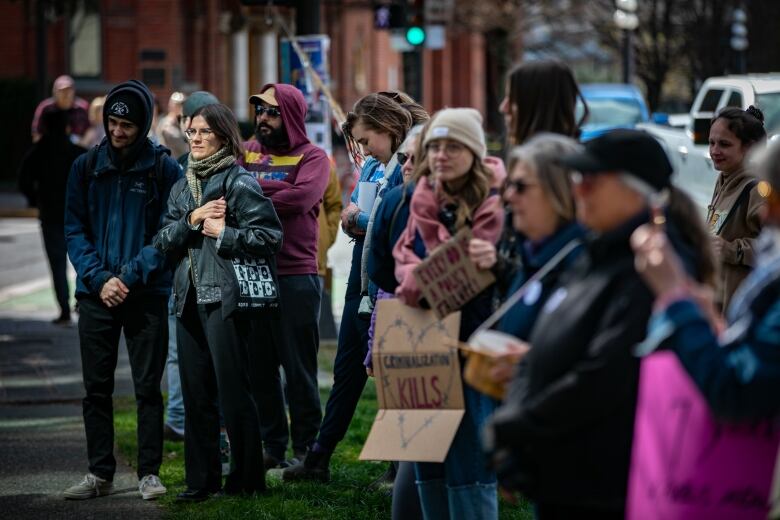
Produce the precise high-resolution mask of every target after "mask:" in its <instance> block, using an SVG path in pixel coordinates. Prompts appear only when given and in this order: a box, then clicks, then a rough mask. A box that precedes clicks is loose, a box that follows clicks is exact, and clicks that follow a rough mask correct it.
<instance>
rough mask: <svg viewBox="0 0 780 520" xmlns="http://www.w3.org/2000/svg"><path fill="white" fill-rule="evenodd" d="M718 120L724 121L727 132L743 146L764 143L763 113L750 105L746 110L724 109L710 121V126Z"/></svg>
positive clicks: (736, 108) (737, 108)
mask: <svg viewBox="0 0 780 520" xmlns="http://www.w3.org/2000/svg"><path fill="white" fill-rule="evenodd" d="M718 119H725V120H726V126H727V127H728V129H729V131H730V132H731V133H733V134H734V135H736V136H737V139H739V140H740V141H741V142H742V144H743V145H746V146H752V145H753V144H755V143H762V142H764V141H766V128H764V113H763V112H761V110H760V109H759V108H757V107H754V106H753V105H750V106H749V107H748V108H747V110H742V109H741V108H739V107H725V108H723V109H721V110H720V112H718V113H717V114H715V117H713V118H712V120H711V121H710V126H712V125H714V124H715V121H717V120H718Z"/></svg>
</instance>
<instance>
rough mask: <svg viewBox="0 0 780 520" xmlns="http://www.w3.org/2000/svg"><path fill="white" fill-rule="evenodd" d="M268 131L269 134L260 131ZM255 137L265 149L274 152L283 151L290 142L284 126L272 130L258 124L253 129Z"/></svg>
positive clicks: (269, 127)
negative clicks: (271, 149)
mask: <svg viewBox="0 0 780 520" xmlns="http://www.w3.org/2000/svg"><path fill="white" fill-rule="evenodd" d="M263 128H265V129H268V130H270V132H261V129H263ZM255 137H257V140H258V141H260V144H262V145H263V146H265V147H267V148H273V149H276V150H283V149H285V148H287V147H288V146H289V145H290V141H289V139H288V138H287V131H286V130H285V128H284V126H280V127H279V128H273V127H271V126H268V125H264V124H262V123H258V124H257V126H256V127H255Z"/></svg>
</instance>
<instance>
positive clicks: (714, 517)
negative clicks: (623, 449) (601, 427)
mask: <svg viewBox="0 0 780 520" xmlns="http://www.w3.org/2000/svg"><path fill="white" fill-rule="evenodd" d="M779 443H780V430H779V429H778V428H777V427H776V426H775V425H774V424H773V423H772V422H770V421H762V422H750V423H747V424H726V423H723V422H718V421H716V420H715V418H714V417H713V415H712V413H711V412H710V410H709V408H708V406H707V402H706V401H705V400H704V397H703V396H702V395H701V393H700V392H699V390H698V389H697V388H696V386H695V385H694V383H693V381H692V380H691V379H690V377H689V376H688V374H687V373H686V372H685V369H684V368H683V367H682V365H681V364H680V362H679V360H678V359H677V356H676V355H675V354H674V353H673V352H668V351H667V352H657V353H655V354H652V355H650V356H648V357H646V358H644V359H643V360H642V367H641V375H640V383H639V397H638V401H637V411H636V421H635V426H634V443H633V453H632V460H631V472H630V476H629V486H628V503H627V508H626V518H627V519H629V520H645V519H648V520H650V519H658V518H663V519H665V520H683V519H685V520H696V519H702V520H704V519H707V520H718V519H723V520H726V519H733V518H740V519H747V520H751V519H755V520H759V519H761V520H763V519H765V518H766V516H767V510H768V499H769V488H770V483H771V481H772V471H773V468H774V465H775V459H776V454H777V450H778V444H779Z"/></svg>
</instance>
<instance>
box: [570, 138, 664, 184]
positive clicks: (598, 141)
mask: <svg viewBox="0 0 780 520" xmlns="http://www.w3.org/2000/svg"><path fill="white" fill-rule="evenodd" d="M560 163H561V164H563V165H564V166H567V167H569V168H571V169H572V170H577V171H578V172H580V173H582V174H583V175H587V174H592V173H600V172H612V171H624V172H627V173H630V174H631V175H633V176H635V177H637V178H638V179H641V180H643V181H644V182H646V183H647V184H649V185H650V186H652V187H653V188H655V189H657V190H662V189H664V188H668V187H669V186H670V185H671V177H672V165H671V164H670V163H669V158H668V157H667V156H666V152H665V151H664V149H663V147H661V145H660V143H659V142H658V141H657V140H656V139H655V138H654V137H653V136H651V135H650V134H648V133H647V132H643V131H642V130H631V129H623V128H621V129H617V130H611V131H609V132H606V133H604V134H602V135H600V136H599V137H596V138H595V139H591V140H590V141H588V142H586V143H585V145H584V150H583V151H581V152H577V153H574V154H570V155H566V156H564V157H562V158H561V159H560Z"/></svg>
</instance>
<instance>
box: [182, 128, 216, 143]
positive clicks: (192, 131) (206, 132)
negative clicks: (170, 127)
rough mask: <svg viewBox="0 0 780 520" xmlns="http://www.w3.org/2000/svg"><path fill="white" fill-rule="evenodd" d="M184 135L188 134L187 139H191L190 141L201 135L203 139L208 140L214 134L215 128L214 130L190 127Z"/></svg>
mask: <svg viewBox="0 0 780 520" xmlns="http://www.w3.org/2000/svg"><path fill="white" fill-rule="evenodd" d="M184 135H186V136H187V139H189V140H190V141H192V140H193V139H195V138H196V137H198V136H199V135H200V138H201V139H203V140H204V141H208V140H209V139H211V138H212V137H213V136H214V130H212V129H211V128H201V129H200V130H198V129H197V128H188V129H187V130H185V131H184Z"/></svg>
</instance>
